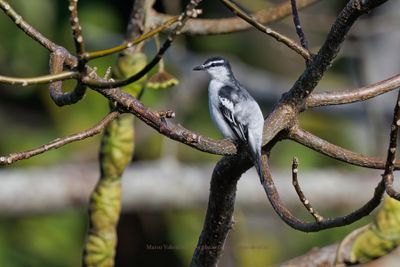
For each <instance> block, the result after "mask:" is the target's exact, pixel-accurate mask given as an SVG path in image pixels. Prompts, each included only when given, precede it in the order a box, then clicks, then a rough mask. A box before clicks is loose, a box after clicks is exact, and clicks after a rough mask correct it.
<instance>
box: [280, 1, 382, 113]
mask: <svg viewBox="0 0 400 267" xmlns="http://www.w3.org/2000/svg"><path fill="white" fill-rule="evenodd" d="M386 1H387V0H370V1H361V0H353V1H349V2H348V3H347V5H346V6H345V7H344V8H343V10H342V11H341V12H340V14H339V15H338V16H337V18H336V20H335V23H334V24H333V25H332V28H331V30H330V32H329V34H328V36H327V38H326V40H325V42H324V44H323V46H322V47H321V49H320V50H319V51H318V54H317V55H316V56H314V57H313V58H312V60H311V62H310V64H309V65H308V67H307V69H306V70H305V71H304V72H303V74H302V75H301V76H300V78H299V79H298V80H297V81H296V83H295V84H294V85H293V87H292V89H290V91H289V93H288V94H287V96H286V101H287V102H289V103H291V104H293V105H295V106H297V107H300V106H302V105H303V104H304V101H305V98H306V97H307V96H309V95H310V94H311V92H312V91H313V90H314V88H315V87H316V86H317V84H318V82H319V81H320V80H321V78H322V76H323V75H324V73H325V71H326V70H327V69H328V67H329V66H330V65H331V64H332V60H333V59H334V58H335V57H336V55H337V53H338V52H339V49H340V45H341V44H342V43H343V41H344V39H345V36H346V34H347V33H348V31H349V30H350V28H351V26H352V25H353V24H354V22H355V21H356V20H357V19H358V18H359V17H360V16H361V15H363V14H365V13H367V12H369V11H370V10H372V9H373V8H375V7H376V6H378V5H380V4H382V3H384V2H386Z"/></svg>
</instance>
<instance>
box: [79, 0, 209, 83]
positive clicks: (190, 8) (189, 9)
mask: <svg viewBox="0 0 400 267" xmlns="http://www.w3.org/2000/svg"><path fill="white" fill-rule="evenodd" d="M201 1H202V0H192V1H191V2H189V4H188V5H187V6H186V8H185V11H184V12H183V13H182V14H181V15H180V16H179V18H178V20H177V25H176V26H175V28H174V29H173V30H172V31H171V32H170V33H169V35H168V37H167V39H166V40H165V42H164V43H163V45H162V46H161V48H160V49H159V50H158V52H157V54H156V55H155V56H154V57H153V59H152V60H151V61H150V62H149V63H147V65H146V66H144V67H143V69H141V70H140V71H139V72H137V73H136V74H134V75H132V76H131V77H129V78H127V79H125V80H118V81H101V80H98V79H92V78H91V77H87V76H86V77H84V78H83V79H82V83H83V84H85V85H88V86H90V87H92V88H116V87H121V86H124V85H128V84H130V83H133V82H135V81H137V80H139V79H140V78H142V77H143V76H144V75H145V74H146V73H147V72H149V71H150V70H151V69H152V68H153V67H154V66H155V65H157V63H158V62H159V61H160V60H161V58H162V57H163V55H164V53H165V52H166V51H167V50H168V48H169V47H170V46H171V44H172V42H173V41H174V40H175V38H176V37H177V36H178V35H180V34H181V30H182V28H183V26H184V25H185V23H186V21H187V20H188V18H189V17H196V16H197V15H198V12H199V11H198V10H197V9H196V6H197V5H198V4H199V3H200V2H201Z"/></svg>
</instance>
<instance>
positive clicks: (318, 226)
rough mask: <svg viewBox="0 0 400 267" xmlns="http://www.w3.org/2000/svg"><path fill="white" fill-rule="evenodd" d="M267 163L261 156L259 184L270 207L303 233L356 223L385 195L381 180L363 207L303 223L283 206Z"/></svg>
mask: <svg viewBox="0 0 400 267" xmlns="http://www.w3.org/2000/svg"><path fill="white" fill-rule="evenodd" d="M267 161H268V158H267V156H266V155H265V154H263V156H262V165H263V166H262V171H263V179H261V184H262V186H263V188H264V191H265V193H266V194H267V197H268V199H269V201H270V203H271V205H272V207H273V208H274V210H275V212H276V213H277V214H278V215H279V217H281V219H282V220H283V221H284V222H285V223H287V224H288V225H289V226H290V227H292V228H294V229H296V230H300V231H303V232H317V231H320V230H323V229H329V228H333V227H339V226H344V225H349V224H351V223H353V222H355V221H358V220H359V219H361V218H362V217H365V216H367V215H368V214H370V213H371V212H372V211H373V210H374V209H375V208H376V207H377V206H378V205H379V204H380V202H381V199H382V196H383V194H384V193H385V183H384V181H383V180H381V181H380V182H379V184H378V185H377V187H376V188H375V192H374V195H373V197H372V198H371V199H370V200H369V201H368V202H367V203H366V204H364V206H362V207H361V208H359V209H357V210H355V211H353V212H351V213H350V214H347V215H345V216H340V217H335V218H327V219H323V220H321V221H317V222H303V221H302V220H300V219H298V218H296V217H295V216H293V215H292V213H291V212H290V211H289V210H288V209H287V208H286V207H285V206H284V205H283V203H282V200H281V199H280V196H279V193H278V191H277V189H276V187H275V184H274V181H273V179H272V176H271V173H270V170H269V166H268V163H267Z"/></svg>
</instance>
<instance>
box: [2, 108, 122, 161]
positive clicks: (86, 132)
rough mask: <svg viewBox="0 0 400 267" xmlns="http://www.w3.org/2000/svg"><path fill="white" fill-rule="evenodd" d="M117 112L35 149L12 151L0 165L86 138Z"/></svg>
mask: <svg viewBox="0 0 400 267" xmlns="http://www.w3.org/2000/svg"><path fill="white" fill-rule="evenodd" d="M119 114H120V113H119V112H118V111H112V112H110V113H109V114H107V116H105V117H104V118H103V119H102V120H101V121H100V122H98V123H97V124H96V125H95V126H93V127H92V128H89V129H87V130H84V131H81V132H79V133H76V134H72V135H69V136H66V137H63V138H57V139H55V140H53V141H51V142H50V143H48V144H45V145H42V146H40V147H38V148H35V149H31V150H28V151H23V152H17V153H12V154H10V155H8V156H3V157H0V165H6V164H12V163H14V162H16V161H19V160H23V159H29V158H31V157H33V156H36V155H38V154H41V153H44V152H47V151H49V150H51V149H56V148H60V147H62V146H65V145H67V144H69V143H72V142H76V141H80V140H83V139H86V138H88V137H92V136H94V135H97V134H99V133H100V132H101V131H102V130H103V129H104V128H105V127H106V126H107V124H108V123H110V122H111V121H112V120H113V119H115V118H116V117H117V116H118V115H119Z"/></svg>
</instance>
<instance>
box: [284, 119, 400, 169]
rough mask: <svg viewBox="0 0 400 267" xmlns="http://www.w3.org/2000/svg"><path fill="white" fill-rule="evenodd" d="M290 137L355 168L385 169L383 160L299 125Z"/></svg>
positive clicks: (398, 165) (291, 129)
mask: <svg viewBox="0 0 400 267" xmlns="http://www.w3.org/2000/svg"><path fill="white" fill-rule="evenodd" d="M288 137H289V139H291V140H293V141H295V142H297V143H299V144H302V145H304V146H306V147H308V148H311V149H312V150H315V151H317V152H319V153H321V154H324V155H327V156H329V157H331V158H334V159H337V160H340V161H343V162H346V163H349V164H352V165H355V166H359V167H365V168H371V169H381V170H383V169H384V168H385V161H384V160H383V159H379V158H375V157H369V156H365V155H362V154H358V153H355V152H353V151H350V150H347V149H345V148H342V147H340V146H337V145H334V144H332V143H329V142H328V141H325V140H323V139H321V138H319V137H318V136H315V135H313V134H312V133H310V132H307V131H305V130H303V129H301V128H300V127H299V126H298V125H295V126H294V127H292V128H290V130H289V133H288ZM395 169H396V170H398V169H400V161H396V163H395Z"/></svg>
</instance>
